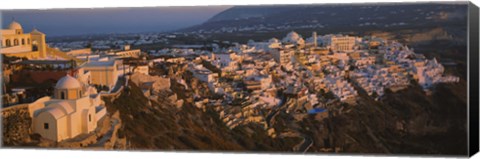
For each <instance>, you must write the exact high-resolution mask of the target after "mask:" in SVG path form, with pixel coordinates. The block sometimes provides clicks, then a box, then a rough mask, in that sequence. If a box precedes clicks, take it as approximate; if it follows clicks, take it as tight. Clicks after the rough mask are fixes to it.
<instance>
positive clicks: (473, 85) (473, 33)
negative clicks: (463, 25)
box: [468, 2, 480, 156]
mask: <svg viewBox="0 0 480 159" xmlns="http://www.w3.org/2000/svg"><path fill="white" fill-rule="evenodd" d="M468 12H469V13H468V14H469V16H468V25H469V26H468V27H469V31H468V34H469V35H468V37H469V39H468V40H469V45H468V49H469V56H470V57H469V59H468V60H469V69H470V70H469V76H470V78H469V86H468V87H469V93H470V94H469V98H470V99H469V100H470V101H469V107H470V108H469V114H468V115H469V118H470V119H469V130H470V131H469V135H468V136H469V150H468V152H469V155H470V156H473V155H474V154H476V153H477V152H478V151H479V148H478V144H479V126H480V123H479V120H480V118H479V107H480V106H479V102H478V98H479V94H478V92H479V90H478V89H479V86H478V83H479V81H478V74H479V64H478V61H479V55H478V54H479V46H478V45H479V35H478V30H479V28H478V25H479V24H478V22H479V20H478V18H479V12H478V7H477V6H476V5H475V4H473V3H472V2H469V7H468Z"/></svg>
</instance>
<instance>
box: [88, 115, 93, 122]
mask: <svg viewBox="0 0 480 159" xmlns="http://www.w3.org/2000/svg"><path fill="white" fill-rule="evenodd" d="M91 121H92V114H88V122H91Z"/></svg>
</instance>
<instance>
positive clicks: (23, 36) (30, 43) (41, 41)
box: [0, 21, 47, 59]
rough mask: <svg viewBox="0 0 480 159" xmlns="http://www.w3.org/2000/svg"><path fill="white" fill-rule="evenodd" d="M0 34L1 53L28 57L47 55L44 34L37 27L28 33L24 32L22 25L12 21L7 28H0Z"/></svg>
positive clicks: (34, 57) (35, 57) (43, 56)
mask: <svg viewBox="0 0 480 159" xmlns="http://www.w3.org/2000/svg"><path fill="white" fill-rule="evenodd" d="M0 34H1V36H0V37H1V38H0V40H1V43H0V48H1V49H0V53H1V54H5V55H6V56H16V57H25V58H28V59H37V58H45V57H47V44H46V43H45V42H46V41H45V34H43V33H42V32H40V31H38V30H37V29H33V30H32V32H30V33H24V32H23V28H22V25H20V23H18V22H16V21H12V23H10V25H9V27H8V29H2V30H1V32H0Z"/></svg>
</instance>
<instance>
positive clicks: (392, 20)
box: [183, 3, 467, 32]
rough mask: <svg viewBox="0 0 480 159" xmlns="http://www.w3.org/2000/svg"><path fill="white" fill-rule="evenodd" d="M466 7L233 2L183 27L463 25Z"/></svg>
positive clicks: (258, 28) (346, 28)
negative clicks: (219, 11)
mask: <svg viewBox="0 0 480 159" xmlns="http://www.w3.org/2000/svg"><path fill="white" fill-rule="evenodd" d="M466 9H467V5H466V3H455V4H453V3H452V4H445V3H442V4H441V3H415V4H411V3H402V4H394V3H389V4H354V5H351V4H349V5H339V4H329V5H325V4H324V5H265V6H235V7H232V8H230V9H228V10H225V11H223V12H221V13H219V14H217V15H215V16H214V17H212V18H211V19H209V20H208V21H207V22H205V23H203V24H201V25H197V26H193V27H190V28H187V29H184V30H183V31H187V32H188V31H197V32H198V31H200V32H248V31H280V30H297V29H321V30H323V29H333V30H337V31H353V30H352V29H356V30H357V29H360V30H371V29H395V28H396V29H398V28H418V27H434V26H446V25H466V24H465V22H466V21H465V18H466V16H467V15H466V12H465V10H466Z"/></svg>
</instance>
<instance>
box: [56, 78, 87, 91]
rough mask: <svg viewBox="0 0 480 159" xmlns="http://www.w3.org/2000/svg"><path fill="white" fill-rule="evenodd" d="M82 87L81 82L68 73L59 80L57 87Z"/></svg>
mask: <svg viewBox="0 0 480 159" xmlns="http://www.w3.org/2000/svg"><path fill="white" fill-rule="evenodd" d="M77 88H81V84H80V82H79V81H78V80H77V79H75V78H73V77H72V76H70V75H66V76H65V77H62V78H61V79H60V80H58V82H57V84H56V85H55V89H77Z"/></svg>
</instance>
